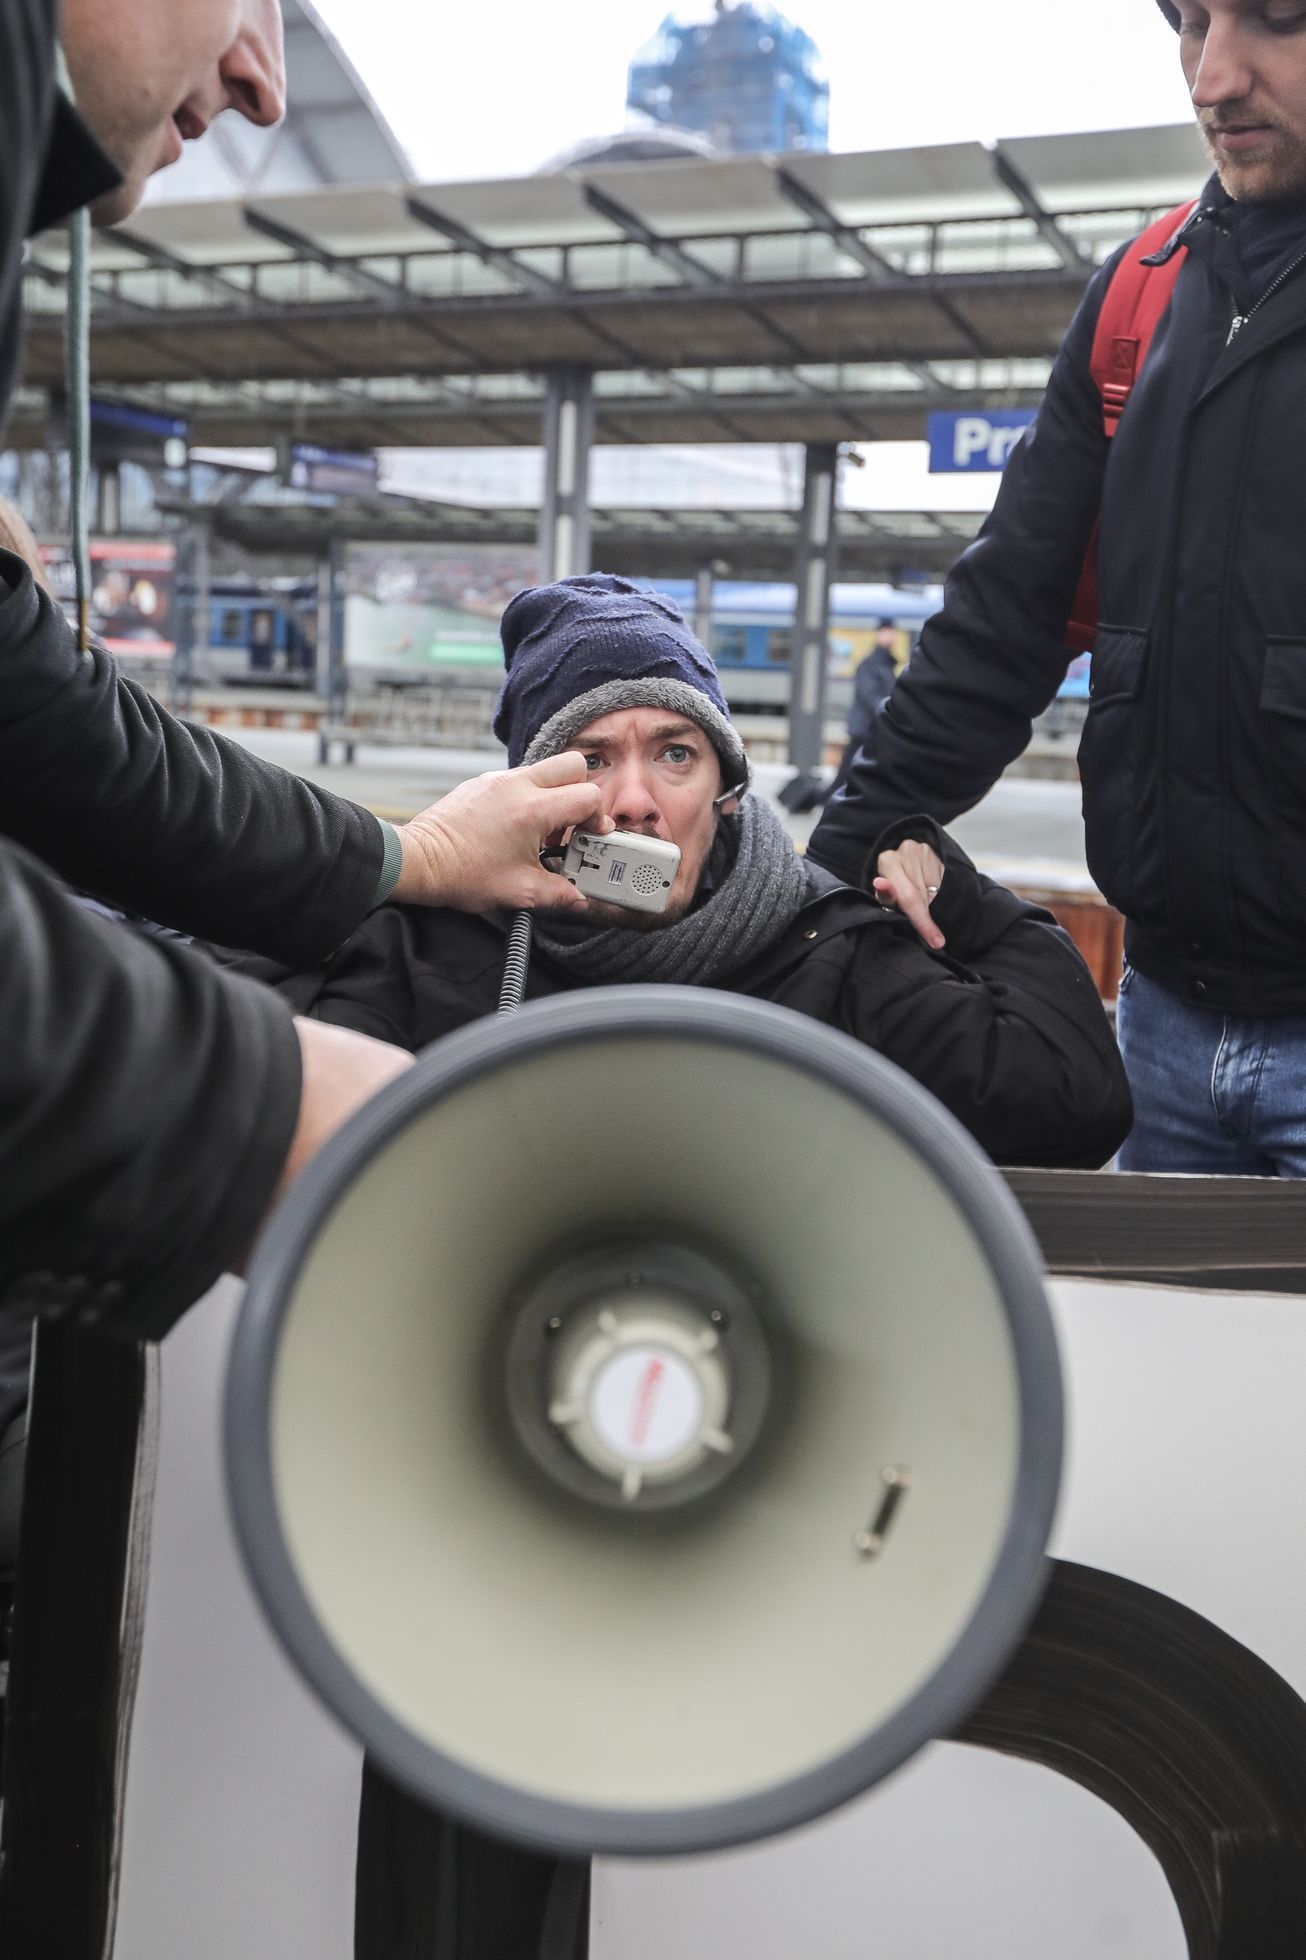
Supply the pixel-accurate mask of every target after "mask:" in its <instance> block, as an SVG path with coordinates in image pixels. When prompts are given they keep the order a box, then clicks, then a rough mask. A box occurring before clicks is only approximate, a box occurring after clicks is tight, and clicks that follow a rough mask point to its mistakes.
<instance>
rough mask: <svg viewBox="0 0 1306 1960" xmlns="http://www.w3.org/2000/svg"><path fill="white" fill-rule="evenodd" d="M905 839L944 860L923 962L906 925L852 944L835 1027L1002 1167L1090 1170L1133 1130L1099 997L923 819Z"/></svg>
mask: <svg viewBox="0 0 1306 1960" xmlns="http://www.w3.org/2000/svg"><path fill="white" fill-rule="evenodd" d="M904 837H915V838H918V839H920V840H921V841H922V842H924V843H927V844H930V845H932V846H933V848H934V849H935V850H936V851H937V852H938V854H939V856H940V857H941V858H942V860H943V863H944V867H945V870H944V878H943V883H942V885H941V886H940V887H939V895H938V897H937V899H936V900H935V901H934V903H933V905H932V906H931V908H930V910H931V913H932V916H933V917H934V919H935V920H936V921H937V923H938V925H939V928H940V930H941V931H942V933H943V935H944V938H945V940H946V941H947V945H946V947H945V950H944V951H943V952H942V953H932V952H930V950H929V949H928V948H927V947H926V946H924V945H922V943H921V941H920V939H919V938H918V937H917V935H916V932H915V931H914V929H913V928H912V927H911V926H909V925H908V924H907V922H906V921H905V920H895V919H886V920H885V923H884V927H883V929H882V930H880V931H872V930H867V931H864V932H862V934H861V935H860V943H859V946H858V952H857V957H856V958H855V960H854V962H853V965H852V968H851V971H850V972H849V974H848V976H847V978H846V980H845V982H844V986H843V989H842V992H841V998H840V1004H839V1024H840V1025H842V1026H843V1028H844V1030H845V1032H847V1033H849V1034H852V1035H854V1036H855V1037H856V1038H857V1039H858V1040H860V1041H865V1042H867V1043H868V1044H869V1045H870V1046H871V1047H873V1048H877V1049H879V1051H880V1053H881V1054H883V1055H885V1056H887V1057H888V1059H889V1060H890V1061H891V1062H896V1063H897V1064H898V1066H899V1067H900V1068H902V1069H904V1070H906V1072H907V1073H908V1074H909V1075H912V1076H914V1077H915V1078H916V1080H917V1081H918V1082H920V1083H921V1084H923V1086H924V1087H925V1088H927V1089H928V1090H930V1091H931V1093H932V1094H934V1095H936V1096H937V1097H938V1098H939V1101H940V1102H942V1103H943V1104H945V1105H946V1107H947V1108H948V1109H950V1110H951V1111H952V1113H953V1115H954V1116H955V1117H957V1119H958V1121H959V1122H961V1123H963V1124H965V1126H966V1128H967V1129H968V1130H969V1131H970V1132H971V1135H972V1136H974V1137H975V1138H976V1139H977V1140H978V1141H979V1143H980V1144H981V1145H982V1146H983V1148H984V1149H985V1150H987V1151H988V1153H989V1155H990V1156H991V1157H992V1158H993V1159H994V1161H995V1162H997V1163H999V1164H1024V1165H1041V1166H1045V1167H1049V1168H1063V1167H1070V1166H1082V1167H1085V1168H1093V1167H1096V1166H1098V1165H1101V1164H1104V1163H1106V1162H1107V1160H1108V1159H1109V1158H1110V1157H1112V1156H1114V1154H1115V1152H1116V1151H1117V1150H1118V1149H1119V1147H1120V1145H1121V1144H1122V1143H1123V1142H1124V1140H1125V1138H1126V1136H1127V1135H1128V1134H1129V1126H1130V1123H1131V1121H1132V1117H1133V1106H1132V1103H1131V1101H1130V1096H1129V1084H1128V1082H1127V1080H1126V1077H1125V1071H1124V1064H1123V1063H1122V1061H1121V1059H1120V1051H1119V1049H1118V1047H1117V1046H1116V1040H1115V1035H1114V1033H1113V1032H1112V1028H1111V1024H1110V1022H1109V1021H1108V1019H1107V1016H1106V1013H1105V1011H1104V1009H1103V1007H1102V1003H1101V1001H1100V1000H1099V998H1098V993H1097V988H1096V986H1095V985H1094V982H1093V977H1092V975H1091V974H1090V973H1089V970H1088V968H1087V966H1086V965H1085V964H1084V961H1083V960H1082V959H1081V958H1080V955H1079V953H1078V951H1077V950H1076V948H1075V946H1074V944H1073V942H1072V941H1071V939H1070V937H1069V935H1068V934H1067V933H1065V932H1063V931H1062V930H1061V928H1060V927H1059V926H1058V925H1057V924H1056V922H1055V920H1054V919H1053V918H1052V915H1051V914H1050V913H1049V912H1045V911H1043V910H1042V909H1041V908H1040V907H1038V906H1035V905H1030V904H1028V903H1027V902H1026V901H1025V900H1023V899H1020V898H1017V897H1016V895H1015V894H1014V892H1009V891H1007V890H1006V889H1005V887H1003V886H1002V885H997V884H994V882H993V880H992V879H991V878H986V877H984V876H983V874H982V873H981V872H979V871H977V870H976V869H975V866H974V865H973V864H972V863H971V861H970V859H969V858H968V857H967V856H966V853H965V852H964V851H963V850H962V848H961V846H960V845H959V844H957V843H956V842H955V841H954V840H953V839H952V838H951V837H949V836H947V835H946V833H944V832H943V831H940V830H939V829H938V828H937V826H935V825H933V824H931V823H930V821H929V820H928V819H927V818H920V817H917V818H911V819H907V820H905V821H904V822H903V823H901V824H898V825H895V826H894V827H893V828H892V829H890V830H888V831H886V832H885V833H884V835H883V836H882V837H881V838H879V839H877V841H876V844H875V846H874V850H875V852H876V854H877V855H878V853H879V852H880V851H882V850H890V849H892V847H893V846H894V845H895V844H898V843H901V842H902V840H903V838H904Z"/></svg>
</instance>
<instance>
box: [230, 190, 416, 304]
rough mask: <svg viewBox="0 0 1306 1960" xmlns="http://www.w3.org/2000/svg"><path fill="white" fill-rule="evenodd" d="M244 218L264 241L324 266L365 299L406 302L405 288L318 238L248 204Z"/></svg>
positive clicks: (242, 212) (243, 214)
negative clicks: (338, 251) (341, 256)
mask: <svg viewBox="0 0 1306 1960" xmlns="http://www.w3.org/2000/svg"><path fill="white" fill-rule="evenodd" d="M241 217H242V218H243V219H244V221H245V223H246V224H247V225H248V226H249V228H250V230H251V231H256V232H258V234H259V236H260V237H262V238H270V239H272V240H273V242H274V243H275V244H277V245H284V246H285V248H286V250H287V251H288V252H293V253H294V255H295V257H296V258H297V259H306V260H308V262H309V263H310V264H311V265H320V266H321V267H322V268H323V270H324V271H326V272H332V273H334V274H335V275H336V277H337V278H338V279H343V280H344V281H345V283H346V284H347V285H350V286H352V287H353V288H354V290H355V292H357V293H361V294H362V295H363V296H364V297H365V298H367V299H380V300H384V301H385V302H386V304H387V305H393V304H394V302H395V301H396V300H397V299H402V297H403V288H402V287H401V286H397V285H396V284H395V283H394V281H393V280H390V279H382V278H381V277H380V276H379V274H377V273H375V272H370V271H369V270H368V269H367V267H366V266H362V265H359V264H358V263H357V261H356V260H354V259H344V258H340V257H339V256H338V255H337V254H336V253H335V252H330V251H328V250H327V248H326V246H325V245H319V244H318V242H317V240H316V239H315V238H310V237H309V236H308V233H307V232H303V231H296V230H295V229H294V227H293V226H292V225H283V224H282V223H281V221H280V219H278V218H269V217H267V216H266V215H265V214H264V213H263V212H262V211H256V210H254V208H253V207H252V206H251V205H248V204H247V205H245V206H244V207H243V208H242V211H241Z"/></svg>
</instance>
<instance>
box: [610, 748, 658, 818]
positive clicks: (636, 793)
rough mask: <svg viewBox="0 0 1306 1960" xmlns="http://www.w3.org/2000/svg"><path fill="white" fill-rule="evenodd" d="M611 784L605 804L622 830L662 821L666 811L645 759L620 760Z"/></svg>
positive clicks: (613, 772) (611, 778) (611, 777)
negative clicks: (644, 764) (648, 771)
mask: <svg viewBox="0 0 1306 1960" xmlns="http://www.w3.org/2000/svg"><path fill="white" fill-rule="evenodd" d="M607 788H608V794H607V796H606V797H605V798H604V807H605V809H606V812H607V814H608V816H610V817H611V818H612V821H613V822H614V823H615V824H616V826H617V828H618V830H642V829H644V828H645V826H646V825H649V824H657V823H658V822H659V820H660V818H661V814H662V813H661V811H660V810H659V809H658V804H657V798H656V797H655V796H654V794H653V789H652V785H651V784H650V782H649V779H648V776H647V774H646V772H645V769H644V766H643V764H642V763H640V762H638V761H630V762H619V763H617V765H616V766H615V767H614V769H613V771H612V775H611V776H610V778H609V780H608V785H607Z"/></svg>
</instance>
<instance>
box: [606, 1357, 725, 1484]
mask: <svg viewBox="0 0 1306 1960" xmlns="http://www.w3.org/2000/svg"><path fill="white" fill-rule="evenodd" d="M703 1412H704V1411H703V1390H702V1388H701V1387H700V1385H699V1382H698V1379H697V1377H696V1375H695V1374H694V1371H693V1369H692V1368H690V1367H689V1366H688V1365H687V1364H686V1363H685V1362H684V1361H682V1360H681V1359H680V1357H679V1356H678V1355H674V1354H671V1353H669V1352H667V1351H666V1350H665V1349H658V1348H650V1347H631V1348H626V1349H624V1350H623V1351H621V1352H619V1353H617V1354H614V1355H613V1356H612V1357H611V1359H610V1360H609V1361H608V1362H606V1363H605V1365H604V1366H603V1367H601V1368H600V1369H599V1371H598V1373H597V1374H596V1375H595V1378H594V1383H593V1387H592V1389H591V1391H590V1421H591V1422H592V1423H593V1425H594V1429H595V1431H596V1432H597V1434H598V1435H599V1437H600V1438H601V1439H602V1441H603V1442H604V1444H605V1445H606V1446H607V1448H608V1449H610V1450H611V1451H612V1452H613V1454H614V1455H615V1456H618V1457H621V1458H623V1459H624V1460H625V1461H627V1462H629V1463H641V1464H644V1463H665V1462H667V1461H668V1459H669V1458H671V1457H676V1456H679V1455H680V1454H681V1453H682V1452H683V1451H684V1450H687V1449H688V1448H689V1447H690V1446H691V1445H692V1444H693V1443H695V1442H697V1440H698V1437H699V1434H700V1431H701V1429H702V1426H703Z"/></svg>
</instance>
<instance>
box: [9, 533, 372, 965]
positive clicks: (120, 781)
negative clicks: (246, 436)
mask: <svg viewBox="0 0 1306 1960" xmlns="http://www.w3.org/2000/svg"><path fill="white" fill-rule="evenodd" d="M0 832H3V833H4V834H6V835H8V836H9V837H12V838H13V839H14V840H15V841H16V842H17V843H19V844H22V845H24V846H25V847H26V848H27V849H28V850H30V851H32V852H33V853H34V854H35V855H36V856H38V857H40V858H41V859H42V860H43V861H44V862H45V863H47V864H49V865H50V866H52V868H53V869H54V870H55V871H57V872H58V874H59V875H60V877H62V878H64V879H66V880H67V881H68V883H70V884H74V885H80V886H82V887H84V888H85V889H86V890H88V891H93V892H96V893H97V894H99V896H101V897H103V898H109V899H113V900H115V901H116V902H117V903H118V904H120V905H122V906H123V907H124V908H125V909H126V910H128V911H132V912H138V913H140V914H142V915H143V916H145V917H146V918H152V919H157V920H158V921H159V922H160V923H161V924H163V925H170V926H176V927H177V928H179V929H180V930H181V931H184V932H190V933H194V934H196V935H197V936H199V937H200V938H204V939H212V940H216V941H220V942H222V943H225V944H227V945H239V946H248V947H249V948H251V950H253V951H257V952H261V953H266V954H268V955H269V956H270V957H272V958H274V959H280V960H284V961H285V962H286V963H287V964H289V965H297V966H308V965H312V964H313V963H314V962H315V961H317V960H320V959H322V958H324V957H325V955H326V954H327V953H329V952H330V951H331V950H332V948H333V947H335V946H337V945H338V944H339V943H340V941H341V940H342V939H344V938H345V937H346V935H347V934H348V933H350V932H351V931H352V930H353V929H354V927H355V926H356V925H357V924H358V922H359V921H360V919H362V918H363V917H364V915H365V914H366V912H367V911H368V909H369V907H370V906H371V904H372V901H373V898H374V897H375V894H376V886H377V880H378V878H379V877H380V873H381V862H382V858H383V855H384V843H383V837H382V832H381V826H380V824H379V823H378V822H377V820H376V818H375V817H374V816H372V815H371V814H370V812H368V811H366V810H362V809H360V808H358V806H357V805H356V804H353V803H347V802H345V801H344V800H343V799H342V798H340V797H337V796H332V795H331V794H330V793H329V792H328V791H326V790H323V789H318V788H316V787H315V786H314V785H313V784H311V783H306V782H303V781H301V780H300V778H299V777H298V776H293V775H291V774H290V773H289V771H288V770H284V769H278V768H276V767H275V766H274V765H273V764H271V763H266V762H262V761H260V760H259V759H258V758H257V757H256V756H253V755H251V754H250V753H249V752H248V750H246V749H243V748H242V747H241V746H240V744H239V743H238V742H232V741H229V740H227V739H226V738H225V737H223V736H221V735H216V734H214V733H213V732H212V731H211V730H209V729H205V728H198V727H193V726H191V725H190V724H189V723H187V722H181V721H177V720H176V719H175V718H174V717H173V716H172V715H170V714H168V713H167V712H166V711H165V710H164V709H163V708H161V707H160V706H159V704H158V703H157V702H156V701H155V700H154V699H153V697H152V696H151V695H149V694H148V693H146V691H145V689H144V688H141V687H138V686H137V685H136V684H135V683H134V682H133V681H129V680H125V679H124V678H123V677H122V675H121V674H120V673H119V672H118V670H117V668H116V666H115V664H114V661H113V658H112V656H111V655H110V654H107V653H104V652H103V651H101V650H99V649H94V648H93V649H92V651H91V652H90V654H89V655H87V656H83V655H82V654H81V653H80V652H79V651H78V648H77V644H76V640H75V637H74V635H73V632H72V630H71V628H70V627H69V626H68V624H67V622H66V620H65V619H64V617H63V614H62V613H61V612H60V611H59V609H58V607H57V606H56V605H55V604H54V602H53V601H52V600H51V599H50V598H49V596H48V594H46V593H45V592H43V591H41V589H40V588H39V586H37V584H36V583H35V581H34V580H33V578H32V576H31V573H30V572H29V571H28V569H27V567H26V566H25V565H24V564H23V562H22V560H21V559H19V558H16V557H14V556H13V554H12V553H10V552H0Z"/></svg>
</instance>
